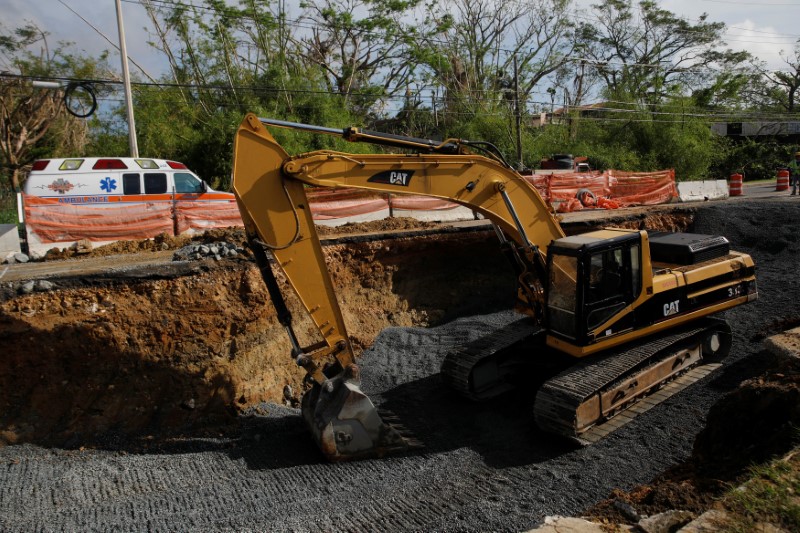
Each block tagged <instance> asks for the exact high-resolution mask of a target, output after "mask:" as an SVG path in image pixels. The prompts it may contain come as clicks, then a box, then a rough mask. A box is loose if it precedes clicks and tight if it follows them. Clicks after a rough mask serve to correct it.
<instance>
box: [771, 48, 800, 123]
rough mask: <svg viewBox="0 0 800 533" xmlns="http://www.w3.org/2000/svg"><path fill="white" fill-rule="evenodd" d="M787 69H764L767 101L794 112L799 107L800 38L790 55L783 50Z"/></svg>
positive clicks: (782, 55)
mask: <svg viewBox="0 0 800 533" xmlns="http://www.w3.org/2000/svg"><path fill="white" fill-rule="evenodd" d="M781 57H782V59H783V62H784V63H785V64H786V66H787V67H788V68H787V69H785V70H776V71H772V72H769V71H766V70H764V71H763V75H764V78H765V80H766V82H767V84H766V87H765V89H766V91H765V94H764V96H765V103H766V104H767V105H770V106H771V107H777V108H778V109H780V110H782V111H786V112H788V113H794V111H795V109H796V107H797V99H798V91H800V40H798V42H797V44H796V45H795V48H794V51H793V55H792V56H791V57H790V56H788V55H786V54H785V53H784V52H781Z"/></svg>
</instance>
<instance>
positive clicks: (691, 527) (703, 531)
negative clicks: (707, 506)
mask: <svg viewBox="0 0 800 533" xmlns="http://www.w3.org/2000/svg"><path fill="white" fill-rule="evenodd" d="M729 521H730V518H729V517H728V513H726V512H725V511H713V510H712V511H706V512H705V513H703V514H701V515H700V516H699V517H697V518H696V519H694V520H692V521H691V522H689V523H688V524H686V525H685V526H684V527H682V528H680V529H679V530H678V533H712V532H716V531H719V530H720V529H722V527H723V526H725V524H727V523H728V522H729Z"/></svg>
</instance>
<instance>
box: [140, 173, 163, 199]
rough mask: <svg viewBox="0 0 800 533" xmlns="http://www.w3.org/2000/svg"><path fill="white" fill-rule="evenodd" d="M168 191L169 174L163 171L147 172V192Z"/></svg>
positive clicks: (145, 184)
mask: <svg viewBox="0 0 800 533" xmlns="http://www.w3.org/2000/svg"><path fill="white" fill-rule="evenodd" d="M165 192H167V175H166V174H164V173H163V172H146V173H145V175H144V193H145V194H164V193H165Z"/></svg>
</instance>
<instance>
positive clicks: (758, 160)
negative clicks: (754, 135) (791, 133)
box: [710, 137, 800, 181]
mask: <svg viewBox="0 0 800 533" xmlns="http://www.w3.org/2000/svg"><path fill="white" fill-rule="evenodd" d="M720 146H721V151H722V156H723V157H722V158H721V159H720V160H719V161H717V162H716V163H715V164H714V165H713V166H712V167H711V170H710V173H711V174H712V175H714V176H716V177H718V178H724V177H727V176H729V175H730V174H733V173H738V174H742V175H743V176H744V180H745V181H757V180H765V179H775V176H776V175H777V171H778V170H780V169H782V168H785V167H786V165H788V164H789V161H791V160H792V157H793V155H794V153H795V152H796V151H797V150H798V149H800V148H798V147H797V146H796V145H794V144H786V143H785V142H780V141H778V140H777V139H775V138H765V139H759V140H756V139H748V138H746V137H745V138H741V139H737V138H728V139H723V140H722V141H721V143H720Z"/></svg>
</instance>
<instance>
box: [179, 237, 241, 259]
mask: <svg viewBox="0 0 800 533" xmlns="http://www.w3.org/2000/svg"><path fill="white" fill-rule="evenodd" d="M237 255H239V252H238V251H237V248H236V245H234V244H231V243H228V242H224V241H222V242H214V243H210V244H190V245H188V246H184V247H183V248H181V249H179V250H176V251H175V253H174V254H173V255H172V260H173V261H194V260H200V259H206V258H208V259H214V260H216V261H220V260H222V259H223V258H225V257H236V256H237Z"/></svg>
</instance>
